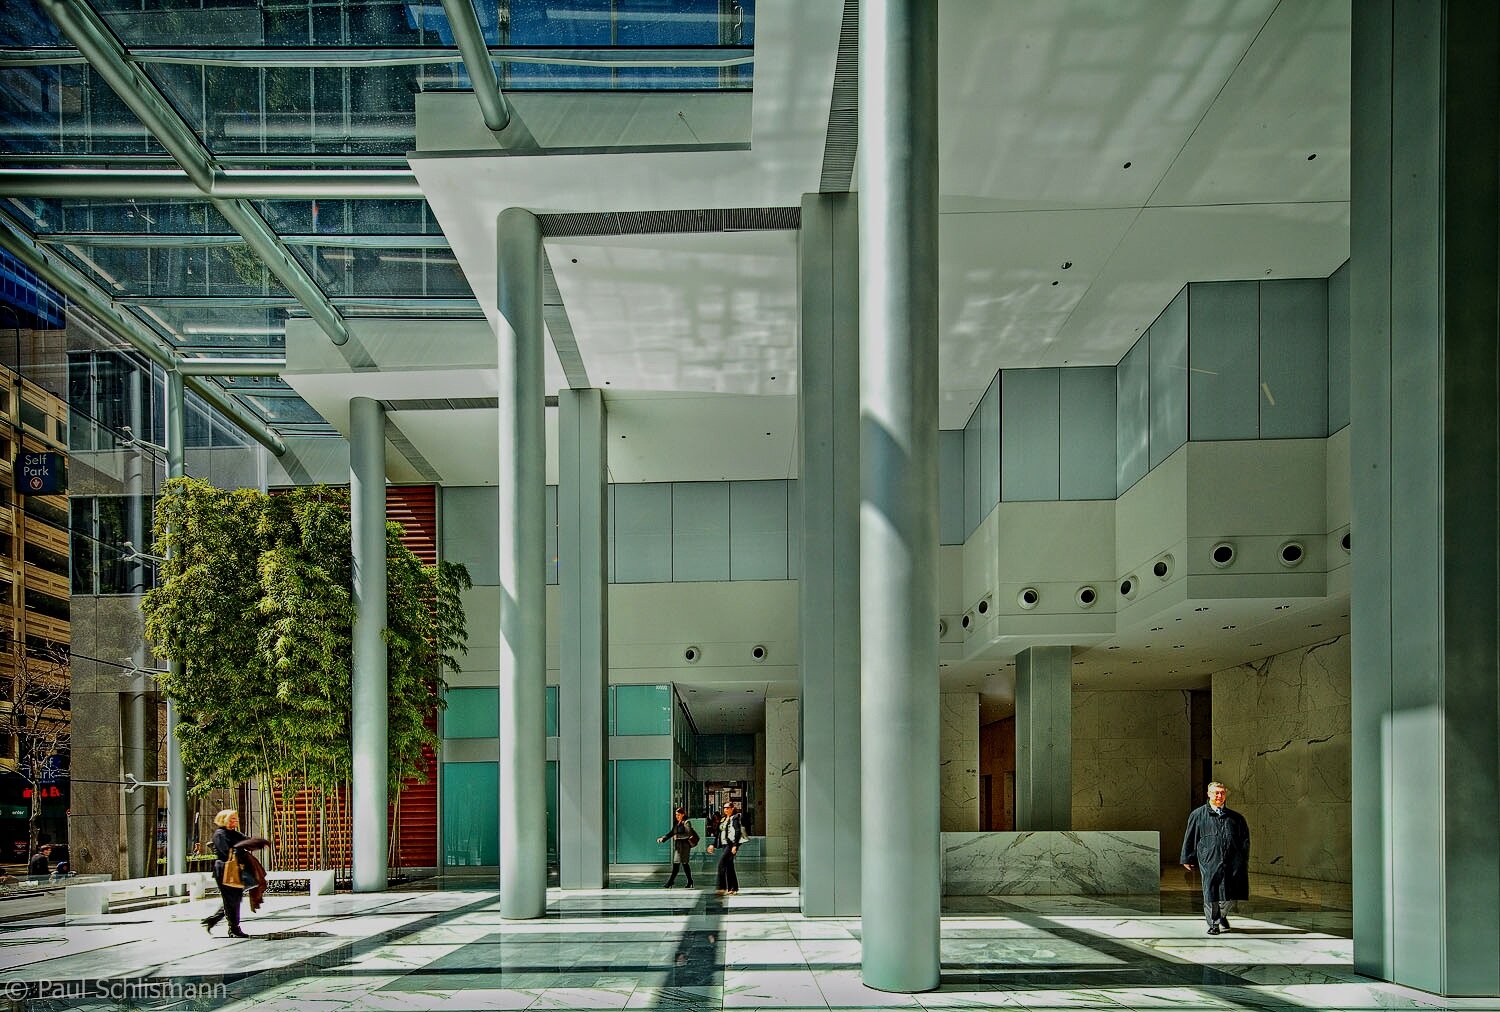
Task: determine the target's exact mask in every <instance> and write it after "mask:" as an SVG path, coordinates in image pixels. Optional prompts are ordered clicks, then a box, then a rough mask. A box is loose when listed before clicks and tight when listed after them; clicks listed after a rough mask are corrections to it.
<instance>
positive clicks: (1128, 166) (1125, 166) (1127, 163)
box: [1120, 162, 1130, 169]
mask: <svg viewBox="0 0 1500 1012" xmlns="http://www.w3.org/2000/svg"><path fill="white" fill-rule="evenodd" d="M1120 168H1122V169H1128V168H1130V163H1129V162H1126V163H1125V164H1124V165H1122V166H1120Z"/></svg>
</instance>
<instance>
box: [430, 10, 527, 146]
mask: <svg viewBox="0 0 1500 1012" xmlns="http://www.w3.org/2000/svg"><path fill="white" fill-rule="evenodd" d="M443 12H444V13H445V14H447V15H448V26H449V27H450V28H451V29H452V30H453V42H454V44H455V45H457V46H458V51H459V53H460V54H461V55H462V56H463V58H464V69H465V70H467V71H468V72H469V83H471V84H472V85H473V86H474V97H475V98H476V99H478V100H479V109H480V111H481V112H482V113H483V114H484V125H485V126H487V127H489V128H490V130H491V132H493V133H497V134H498V133H500V132H501V131H503V130H505V129H506V128H507V127H509V126H510V120H511V112H510V103H509V102H507V101H506V100H505V93H504V92H503V91H501V90H500V79H499V78H498V77H496V76H495V65H494V63H492V62H491V60H490V49H489V46H488V45H487V44H486V43H485V41H484V30H483V29H482V28H480V27H479V17H478V15H476V14H475V13H474V4H473V0H443Z"/></svg>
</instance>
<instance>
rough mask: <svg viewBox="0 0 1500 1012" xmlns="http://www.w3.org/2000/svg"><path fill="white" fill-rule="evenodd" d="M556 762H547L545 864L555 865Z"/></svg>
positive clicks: (552, 760)
mask: <svg viewBox="0 0 1500 1012" xmlns="http://www.w3.org/2000/svg"><path fill="white" fill-rule="evenodd" d="M558 794H559V791H558V779H557V760H556V759H548V760H547V863H548V864H554V865H555V864H557V853H558V852H557V839H558V830H557V818H558V807H557V806H558Z"/></svg>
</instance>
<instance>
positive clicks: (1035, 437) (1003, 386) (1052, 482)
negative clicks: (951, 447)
mask: <svg viewBox="0 0 1500 1012" xmlns="http://www.w3.org/2000/svg"><path fill="white" fill-rule="evenodd" d="M1057 387H1058V378H1057V370H1056V369H1004V370H1002V371H1001V373H1000V498H1001V499H1002V500H1003V501H1006V502H1035V501H1040V500H1048V499H1056V498H1057V459H1058V458H1057V438H1058V432H1057Z"/></svg>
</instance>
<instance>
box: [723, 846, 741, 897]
mask: <svg viewBox="0 0 1500 1012" xmlns="http://www.w3.org/2000/svg"><path fill="white" fill-rule="evenodd" d="M718 888H719V889H722V890H724V891H725V892H731V893H737V892H739V891H740V879H739V876H738V875H736V874H735V873H734V848H733V847H724V848H722V849H721V850H720V851H719V876H718Z"/></svg>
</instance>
